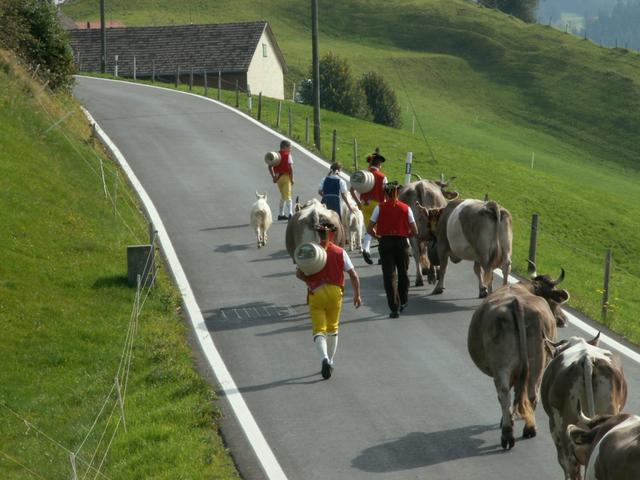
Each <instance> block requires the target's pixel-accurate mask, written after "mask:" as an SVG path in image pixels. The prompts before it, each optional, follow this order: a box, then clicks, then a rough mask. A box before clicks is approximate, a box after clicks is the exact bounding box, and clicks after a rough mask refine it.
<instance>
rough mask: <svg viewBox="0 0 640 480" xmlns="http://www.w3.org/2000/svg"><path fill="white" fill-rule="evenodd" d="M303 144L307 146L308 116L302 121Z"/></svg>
mask: <svg viewBox="0 0 640 480" xmlns="http://www.w3.org/2000/svg"><path fill="white" fill-rule="evenodd" d="M304 142H305V143H306V144H307V145H309V116H308V115H307V117H306V118H305V119H304Z"/></svg>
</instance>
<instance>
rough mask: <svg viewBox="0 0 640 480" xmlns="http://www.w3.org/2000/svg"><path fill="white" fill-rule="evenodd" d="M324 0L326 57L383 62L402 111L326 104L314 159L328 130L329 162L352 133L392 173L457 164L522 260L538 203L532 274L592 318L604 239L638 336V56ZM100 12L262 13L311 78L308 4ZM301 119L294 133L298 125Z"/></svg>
mask: <svg viewBox="0 0 640 480" xmlns="http://www.w3.org/2000/svg"><path fill="white" fill-rule="evenodd" d="M320 7H321V9H320V31H321V36H320V50H321V54H322V53H325V52H327V51H330V50H332V51H334V52H335V53H337V54H338V55H340V56H341V57H343V58H346V59H347V60H348V61H349V62H350V63H351V65H352V66H353V69H354V73H355V74H356V75H358V76H359V75H360V74H361V73H363V72H366V71H371V70H374V71H377V72H378V73H381V74H382V75H383V76H384V77H385V78H386V79H387V80H388V81H389V82H390V83H391V84H392V86H393V87H394V88H395V90H396V93H397V95H398V99H399V101H400V104H401V106H402V111H403V124H404V128H403V130H401V131H398V130H394V129H388V128H386V129H385V128H383V127H377V126H374V125H372V124H366V123H365V122H360V121H357V120H355V119H348V118H345V117H340V116H337V115H331V114H327V113H326V112H325V113H323V122H324V123H323V126H324V140H323V142H324V143H323V146H324V150H323V153H324V154H325V156H326V155H328V151H329V147H328V146H329V145H330V140H329V139H330V132H331V129H332V128H336V129H337V130H338V135H339V146H338V149H339V150H338V159H339V160H341V161H343V162H344V163H346V164H347V165H350V164H351V158H350V154H351V140H352V138H354V137H357V139H358V143H359V145H360V153H361V157H362V156H363V154H364V152H367V151H370V150H372V149H373V148H374V147H376V146H380V147H381V149H382V151H383V153H385V155H386V156H387V158H388V159H390V161H388V162H387V163H386V164H385V169H386V170H387V171H388V172H389V173H390V174H391V176H395V177H396V178H398V179H401V178H402V171H403V167H404V165H403V158H404V156H405V153H406V152H407V151H412V152H414V169H415V170H417V171H418V172H419V173H420V174H421V175H423V176H429V177H431V178H433V177H436V176H439V175H440V173H442V172H444V173H445V174H446V175H447V176H452V175H457V176H458V179H457V180H456V188H458V189H459V190H460V191H461V192H462V194H463V195H464V196H466V197H476V198H482V197H483V196H484V194H485V193H486V192H488V193H489V194H490V196H491V198H494V199H496V200H498V201H499V202H501V203H502V204H504V205H505V206H506V207H507V208H509V210H510V211H511V212H512V214H513V216H514V222H515V227H514V251H515V255H514V262H515V267H516V270H519V271H520V272H522V271H523V270H524V269H525V268H526V263H525V260H526V250H527V245H528V235H529V221H530V218H531V214H532V213H539V214H540V216H541V219H542V220H541V225H540V230H539V235H540V239H541V240H540V243H541V245H540V253H539V256H538V262H539V266H540V271H553V272H555V271H557V270H558V269H559V267H560V266H564V267H565V268H566V269H567V271H568V275H567V288H569V290H570V291H571V293H572V300H571V304H572V305H573V306H576V307H578V308H581V309H582V310H583V311H585V312H587V313H589V314H590V315H592V316H593V317H596V318H597V317H598V316H599V312H600V304H599V302H600V293H599V289H600V288H601V285H602V265H603V256H604V251H605V249H606V248H607V247H611V248H613V251H614V259H615V268H614V277H615V278H614V281H613V282H612V285H613V286H614V289H615V292H613V294H612V300H611V310H610V311H611V313H610V317H609V319H610V324H611V325H612V326H614V327H615V328H617V329H618V330H619V331H622V332H625V333H626V334H629V335H631V336H633V337H634V338H635V339H636V340H640V332H636V333H633V331H634V329H635V327H633V325H634V324H635V315H636V313H637V311H638V310H639V309H640V303H639V302H638V300H637V296H636V294H635V293H634V291H635V287H634V285H637V281H638V279H639V277H640V265H638V262H637V261H636V260H635V259H637V258H638V255H639V254H640V232H639V231H638V229H637V221H636V219H637V218H638V217H639V216H640V207H639V206H640V171H639V170H640V168H639V167H640V165H639V164H638V159H639V158H640V155H639V154H640V145H638V144H637V142H636V136H637V133H638V132H640V109H639V108H638V107H639V106H640V56H639V55H638V54H636V53H634V52H629V51H626V50H623V49H605V48H600V47H598V46H596V45H594V44H593V43H591V42H589V41H585V40H582V39H580V38H576V37H574V36H571V35H567V34H565V33H563V32H560V31H558V30H556V29H554V28H550V27H547V26H543V25H531V24H525V23H523V22H521V21H518V20H516V19H514V18H511V17H509V16H507V15H504V14H501V13H500V12H497V11H493V10H489V9H485V8H481V7H478V6H477V5H475V4H473V3H470V2H466V1H462V0H387V1H383V0H375V1H374V0H345V1H343V2H320ZM64 11H65V12H66V13H67V14H68V15H70V16H72V17H73V18H74V19H75V20H80V21H86V20H91V21H95V20H97V19H98V13H97V4H96V3H95V2H89V1H88V0H74V1H70V2H69V3H68V4H67V5H66V6H65V7H64ZM107 18H108V20H119V21H122V22H123V23H124V24H125V25H162V24H182V23H189V22H191V21H193V22H194V23H208V22H231V21H245V20H255V19H258V18H264V19H266V20H268V21H269V22H270V23H271V25H272V28H273V30H274V32H275V35H276V37H277V39H278V42H279V44H280V46H281V48H282V49H283V51H284V55H285V58H286V60H287V63H288V65H289V67H290V75H289V78H288V82H289V86H290V85H291V82H292V81H296V82H297V81H299V80H301V79H303V78H306V77H307V75H308V70H309V64H310V57H311V48H310V43H311V42H310V37H311V34H310V25H309V24H310V12H309V2H293V3H292V2H289V1H286V0H264V1H260V2H255V1H250V0H233V1H231V0H221V1H206V0H199V1H195V0H193V1H192V0H186V1H184V2H171V1H169V0H154V1H151V0H138V1H137V2H126V1H123V0H122V1H121V0H119V1H115V0H114V1H111V2H109V8H108V14H107ZM132 54H133V53H132ZM185 57H186V60H188V53H187V54H186V55H185ZM195 67H196V68H197V66H195ZM294 111H295V113H294V118H298V119H300V118H304V117H303V115H309V113H308V112H309V110H308V108H306V107H302V106H296V108H295V109H294ZM413 112H415V114H416V119H417V122H416V131H415V134H412V132H411V128H412V124H413V122H412V116H413ZM301 124H303V122H302V123H300V122H299V123H297V125H298V126H297V127H296V128H294V138H298V139H300V138H301V136H302V135H303V133H302V131H301V130H300V129H301V128H302V127H301ZM422 133H424V137H423V135H422ZM425 140H426V141H428V142H429V145H427V144H426V141H425ZM534 159H535V162H534V161H533V160H534ZM534 163H535V165H534Z"/></svg>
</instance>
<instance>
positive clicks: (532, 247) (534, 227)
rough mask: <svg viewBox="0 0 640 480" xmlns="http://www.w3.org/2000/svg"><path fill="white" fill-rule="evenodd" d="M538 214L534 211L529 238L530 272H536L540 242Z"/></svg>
mask: <svg viewBox="0 0 640 480" xmlns="http://www.w3.org/2000/svg"><path fill="white" fill-rule="evenodd" d="M538 219H539V217H538V214H537V213H534V214H533V215H532V217H531V237H530V238H529V261H528V262H527V263H528V267H527V271H528V272H529V274H533V273H534V272H535V265H536V249H537V244H538Z"/></svg>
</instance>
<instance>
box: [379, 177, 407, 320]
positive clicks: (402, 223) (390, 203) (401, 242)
mask: <svg viewBox="0 0 640 480" xmlns="http://www.w3.org/2000/svg"><path fill="white" fill-rule="evenodd" d="M399 190H400V185H398V182H393V183H390V184H388V185H387V186H386V187H385V193H386V197H387V199H386V201H385V202H384V203H381V204H380V205H378V206H377V207H376V208H375V210H374V211H373V213H372V214H371V220H370V221H369V225H368V226H367V232H368V233H369V235H372V236H375V237H376V238H378V241H379V245H378V251H379V252H380V259H381V260H382V277H383V280H384V290H385V292H386V294H387V303H388V304H389V309H390V310H391V313H390V314H389V317H391V318H398V317H399V316H400V315H399V312H401V311H403V310H404V309H405V307H406V306H407V302H408V300H409V276H408V275H407V269H408V268H409V237H411V236H413V235H418V228H417V227H416V221H415V219H414V218H413V213H412V212H411V208H409V205H407V204H406V203H404V202H401V201H400V200H398V192H399ZM396 271H397V273H398V285H397V288H396V285H394V281H393V277H394V273H395V272H396Z"/></svg>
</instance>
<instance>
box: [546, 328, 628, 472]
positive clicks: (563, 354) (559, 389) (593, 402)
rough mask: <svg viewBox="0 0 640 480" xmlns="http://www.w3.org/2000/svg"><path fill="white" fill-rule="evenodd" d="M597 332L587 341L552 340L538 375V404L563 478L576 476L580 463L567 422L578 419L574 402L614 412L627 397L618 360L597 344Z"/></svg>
mask: <svg viewBox="0 0 640 480" xmlns="http://www.w3.org/2000/svg"><path fill="white" fill-rule="evenodd" d="M599 337H600V334H599V333H598V335H597V336H596V337H595V338H594V339H593V340H590V341H588V342H587V341H586V340H585V339H583V338H580V337H571V338H569V339H567V340H561V341H560V342H557V343H552V344H551V345H550V346H551V349H552V351H554V358H553V360H551V363H549V365H548V366H547V369H546V370H545V372H544V376H543V377H542V390H541V392H542V395H541V398H542V406H543V407H544V410H545V411H546V412H547V415H549V428H550V430H551V437H552V438H553V442H554V443H555V445H556V450H557V453H558V462H559V463H560V466H561V467H562V469H563V470H564V478H565V479H570V480H580V478H581V476H580V465H579V464H578V462H577V460H576V458H575V456H574V455H573V453H572V451H571V448H570V444H569V437H568V436H567V435H566V432H567V427H568V426H569V425H570V424H575V423H578V421H579V420H580V418H579V410H578V409H577V408H576V403H578V402H579V403H578V405H580V404H581V405H586V406H587V415H589V416H591V417H593V416H594V415H596V414H599V415H600V414H611V415H616V414H618V413H619V412H620V411H621V410H622V408H623V407H624V405H625V403H626V400H627V382H626V380H625V378H624V374H623V373H622V366H621V364H620V360H619V359H618V358H617V357H616V356H613V355H612V354H611V352H610V351H608V350H604V349H602V348H598V339H599Z"/></svg>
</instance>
